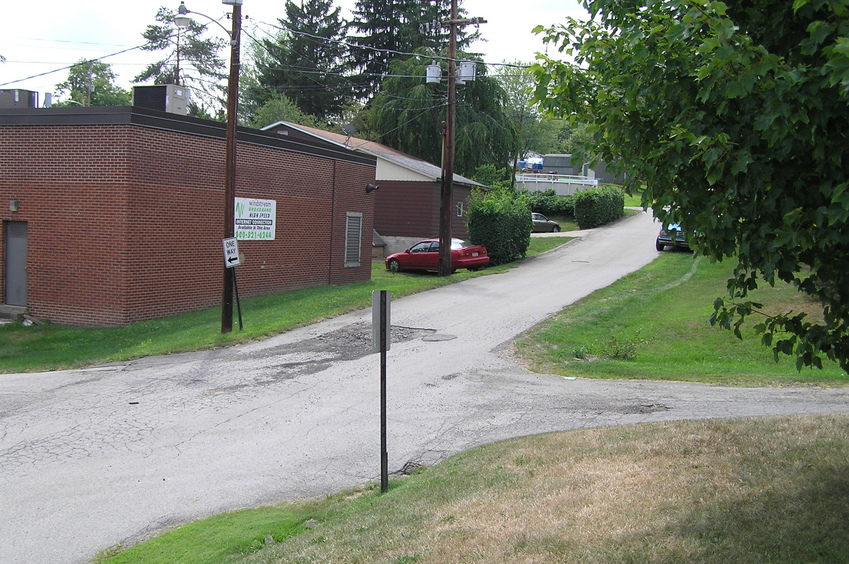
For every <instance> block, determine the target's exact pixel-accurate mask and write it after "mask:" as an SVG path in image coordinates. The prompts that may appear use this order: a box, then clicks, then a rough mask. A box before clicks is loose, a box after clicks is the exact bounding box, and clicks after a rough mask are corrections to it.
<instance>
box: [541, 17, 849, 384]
mask: <svg viewBox="0 0 849 564" xmlns="http://www.w3.org/2000/svg"><path fill="white" fill-rule="evenodd" d="M585 7H586V8H587V10H588V11H589V12H590V14H591V16H592V19H591V21H588V22H578V21H574V20H570V21H568V23H567V24H565V25H558V26H553V27H551V28H548V29H547V30H544V31H545V40H546V41H548V42H550V43H553V44H555V45H556V46H558V47H559V48H560V50H561V52H563V53H564V54H565V55H571V56H573V57H574V62H570V61H567V60H558V59H555V58H546V59H545V60H543V61H542V62H540V64H539V65H537V66H536V67H535V70H534V72H535V75H536V77H537V80H538V87H537V94H536V98H537V100H538V101H539V102H540V103H541V104H542V106H543V107H544V108H546V109H547V110H548V111H550V112H552V113H554V114H557V115H562V116H568V117H570V118H571V119H572V120H574V121H575V122H576V123H586V124H589V127H590V131H589V133H590V138H591V147H590V148H591V150H592V152H594V153H595V154H596V155H597V156H600V157H601V158H602V159H603V160H605V161H608V162H617V161H620V160H621V162H622V163H624V164H625V166H626V167H627V169H628V170H629V172H631V173H632V174H631V175H630V176H631V178H633V180H631V181H629V184H630V188H632V189H637V188H640V189H644V192H643V203H644V205H646V206H649V207H651V208H652V209H653V210H654V213H655V214H656V215H657V216H658V217H659V218H660V219H661V221H664V222H665V221H673V220H674V221H683V223H684V225H685V226H686V227H687V229H688V230H690V231H692V232H693V234H692V238H693V246H694V247H695V249H696V250H697V252H700V253H703V254H705V255H707V256H709V257H711V258H713V259H715V260H723V259H732V260H736V266H735V268H734V273H733V277H732V278H731V279H730V280H729V282H728V290H729V293H730V295H729V298H728V299H718V300H717V301H716V302H715V308H716V312H715V315H714V317H713V320H714V322H716V323H718V324H719V325H721V326H724V327H727V328H730V329H733V330H734V331H735V332H736V333H737V334H738V335H739V334H740V327H741V324H742V323H743V322H744V320H746V319H748V318H749V317H750V316H751V315H753V314H755V313H760V314H763V316H764V317H762V318H761V321H760V322H759V323H757V325H756V330H757V331H759V332H760V333H762V337H763V342H764V343H765V344H766V345H768V346H770V347H772V348H773V350H774V351H775V354H776V357H778V356H779V355H781V354H788V355H792V356H795V357H796V359H797V360H796V363H797V366H798V367H802V366H820V365H821V358H822V357H823V356H826V357H828V358H831V359H836V360H837V361H839V362H840V365H841V366H842V367H843V368H844V369H847V370H849V268H847V265H849V228H847V227H848V226H847V220H849V2H848V1H847V0H795V1H794V2H787V1H785V0H754V1H753V2H747V3H743V4H739V3H737V4H732V5H726V4H724V3H722V2H715V1H711V0H687V1H685V0H662V1H658V2H649V3H647V4H645V3H641V2H631V1H629V2H621V1H619V0H586V2H585ZM540 31H543V30H542V29H540ZM778 282H787V283H790V284H793V285H795V287H796V288H798V290H799V291H800V292H801V293H803V294H805V295H806V296H809V297H810V298H811V300H814V301H815V302H816V303H817V304H819V305H821V306H822V307H821V315H820V313H819V311H818V312H817V314H816V315H805V313H803V312H801V313H800V312H793V311H790V312H783V311H763V310H762V309H761V307H760V305H759V304H757V303H753V302H752V301H751V299H750V298H749V297H748V293H749V292H750V291H751V290H752V289H754V288H756V287H758V286H761V285H764V284H767V285H770V284H775V283H778Z"/></svg>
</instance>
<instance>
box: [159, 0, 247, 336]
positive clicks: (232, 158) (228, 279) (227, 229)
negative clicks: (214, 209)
mask: <svg viewBox="0 0 849 564" xmlns="http://www.w3.org/2000/svg"><path fill="white" fill-rule="evenodd" d="M221 3H222V4H228V5H232V6H233V15H232V19H233V29H232V31H231V32H228V33H230V76H229V78H228V81H227V143H226V145H227V146H226V158H225V165H224V168H225V172H224V238H225V239H229V238H232V237H233V236H234V234H235V231H234V224H235V222H236V119H237V110H238V102H239V67H240V66H241V65H240V63H239V42H240V38H241V35H242V0H222V2H221ZM189 13H195V14H198V15H199V16H203V17H205V18H207V19H209V20H210V21H213V22H215V23H216V24H218V25H219V26H221V27H222V28H223V29H224V31H227V29H226V28H224V26H222V25H221V24H220V23H218V21H216V20H214V19H212V18H210V17H209V16H205V15H204V14H200V13H198V12H190V10H189V9H188V8H186V3H185V2H180V8H179V9H178V10H177V14H178V15H177V16H176V17H175V18H174V23H175V24H176V25H177V26H178V27H185V26H187V25H188V20H189V18H188V14H189ZM181 23H182V24H183V25H181ZM223 268H224V289H223V292H222V296H221V332H222V333H229V332H230V331H232V330H233V285H234V273H233V269H232V268H227V267H226V266H225V267H223Z"/></svg>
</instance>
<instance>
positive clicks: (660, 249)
mask: <svg viewBox="0 0 849 564" xmlns="http://www.w3.org/2000/svg"><path fill="white" fill-rule="evenodd" d="M654 248H655V249H657V250H658V251H663V249H665V248H666V245H663V244H661V242H660V241H655V242H654Z"/></svg>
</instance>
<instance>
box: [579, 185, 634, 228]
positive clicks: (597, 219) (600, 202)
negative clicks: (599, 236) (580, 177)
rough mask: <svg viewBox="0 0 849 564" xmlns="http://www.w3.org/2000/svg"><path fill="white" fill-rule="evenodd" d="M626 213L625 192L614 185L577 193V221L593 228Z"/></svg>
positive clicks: (581, 225)
mask: <svg viewBox="0 0 849 564" xmlns="http://www.w3.org/2000/svg"><path fill="white" fill-rule="evenodd" d="M624 215H625V194H624V193H623V192H622V190H620V189H619V188H616V187H614V186H610V185H607V186H600V187H599V188H593V189H592V190H585V191H583V192H578V193H577V194H576V195H575V222H576V223H577V224H578V227H580V228H581V229H592V228H593V227H598V226H600V225H605V224H607V223H610V222H612V221H616V220H617V219H619V218H621V217H622V216H624Z"/></svg>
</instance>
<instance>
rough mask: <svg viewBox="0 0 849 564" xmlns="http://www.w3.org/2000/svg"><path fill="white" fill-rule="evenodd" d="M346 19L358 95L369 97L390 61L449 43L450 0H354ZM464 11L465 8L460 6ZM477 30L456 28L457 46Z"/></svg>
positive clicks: (461, 44) (462, 11)
mask: <svg viewBox="0 0 849 564" xmlns="http://www.w3.org/2000/svg"><path fill="white" fill-rule="evenodd" d="M351 12H352V15H353V18H352V21H351V22H349V23H348V32H349V35H348V41H349V42H350V43H351V44H353V45H354V47H352V49H351V59H352V61H353V63H354V65H355V67H356V69H357V70H358V71H359V75H358V76H357V77H356V82H357V86H358V92H357V95H358V96H360V97H362V98H369V97H371V96H372V95H373V94H374V93H375V92H376V91H377V87H378V86H379V85H380V83H381V81H382V80H383V77H384V75H386V73H387V72H388V71H389V64H390V62H391V61H392V60H394V59H397V58H406V57H409V56H410V53H413V52H415V51H416V49H419V48H425V49H429V50H432V51H436V52H438V51H440V50H442V49H445V48H447V46H448V33H449V32H448V28H446V27H445V26H444V25H443V22H445V21H447V20H449V19H450V17H451V0H432V1H428V2H422V1H421V0H357V1H356V5H355V7H354V9H353V10H352V11H351ZM460 12H461V13H465V11H464V10H462V9H461V10H460ZM474 38H477V32H475V33H473V34H471V35H470V34H468V33H466V32H465V31H464V30H462V29H460V30H459V31H458V46H459V47H460V48H463V47H465V46H466V45H468V44H469V42H470V41H471V40H472V39H474Z"/></svg>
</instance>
